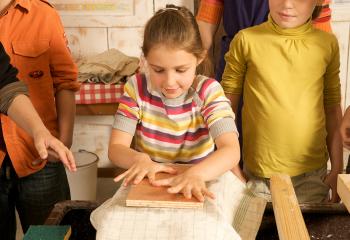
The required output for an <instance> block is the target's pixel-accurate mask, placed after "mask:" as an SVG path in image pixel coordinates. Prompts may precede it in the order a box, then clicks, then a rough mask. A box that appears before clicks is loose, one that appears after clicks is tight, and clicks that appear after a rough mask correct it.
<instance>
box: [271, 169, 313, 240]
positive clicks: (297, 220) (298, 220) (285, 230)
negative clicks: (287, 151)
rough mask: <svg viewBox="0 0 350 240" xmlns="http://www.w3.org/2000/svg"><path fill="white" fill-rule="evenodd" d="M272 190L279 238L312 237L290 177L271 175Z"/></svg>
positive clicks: (282, 239)
mask: <svg viewBox="0 0 350 240" xmlns="http://www.w3.org/2000/svg"><path fill="white" fill-rule="evenodd" d="M270 191H271V197H272V205H273V212H274V214H275V220H276V225H277V231H278V236H279V238H280V239H281V240H292V239H293V240H294V239H299V240H304V239H310V237H309V233H308V231H307V228H306V225H305V222H304V218H303V215H302V214H301V210H300V207H299V204H298V200H297V197H296V195H295V192H294V188H293V184H292V181H291V179H290V177H289V176H288V175H286V174H275V175H273V176H271V178H270Z"/></svg>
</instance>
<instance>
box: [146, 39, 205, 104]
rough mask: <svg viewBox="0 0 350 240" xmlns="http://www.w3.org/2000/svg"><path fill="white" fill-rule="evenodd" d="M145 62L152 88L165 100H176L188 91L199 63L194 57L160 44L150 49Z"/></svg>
mask: <svg viewBox="0 0 350 240" xmlns="http://www.w3.org/2000/svg"><path fill="white" fill-rule="evenodd" d="M146 60H147V64H148V69H149V76H150V81H151V83H152V86H153V88H155V90H157V91H158V92H160V93H162V94H163V95H164V96H165V97H166V98H177V97H179V96H180V95H182V94H183V93H185V92H187V91H188V89H189V88H190V87H191V85H192V83H193V81H194V78H195V74H196V67H197V65H198V64H199V63H200V62H199V61H198V59H197V58H196V56H195V55H193V54H191V53H188V52H186V51H184V50H180V49H176V48H169V47H167V46H165V45H162V44H161V45H156V46H154V47H152V48H151V50H150V51H149V52H148V55H147V56H146Z"/></svg>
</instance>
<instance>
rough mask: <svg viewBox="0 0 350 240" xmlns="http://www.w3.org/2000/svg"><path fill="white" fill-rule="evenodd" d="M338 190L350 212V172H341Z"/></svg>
mask: <svg viewBox="0 0 350 240" xmlns="http://www.w3.org/2000/svg"><path fill="white" fill-rule="evenodd" d="M337 192H338V194H339V196H340V198H341V200H342V202H343V203H344V205H345V207H346V208H347V209H348V212H349V213H350V174H339V175H338V184H337Z"/></svg>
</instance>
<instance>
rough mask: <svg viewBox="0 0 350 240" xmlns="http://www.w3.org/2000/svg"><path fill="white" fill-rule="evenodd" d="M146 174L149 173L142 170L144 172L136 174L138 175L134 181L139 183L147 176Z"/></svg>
mask: <svg viewBox="0 0 350 240" xmlns="http://www.w3.org/2000/svg"><path fill="white" fill-rule="evenodd" d="M146 174H147V171H142V172H140V173H138V174H136V177H135V178H134V181H133V183H134V184H139V183H140V182H141V181H142V179H144V178H145V176H146Z"/></svg>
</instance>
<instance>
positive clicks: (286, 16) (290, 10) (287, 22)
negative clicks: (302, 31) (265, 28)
mask: <svg viewBox="0 0 350 240" xmlns="http://www.w3.org/2000/svg"><path fill="white" fill-rule="evenodd" d="M317 1H318V0H269V6H270V14H271V17H272V19H273V20H274V21H275V22H276V23H277V24H278V25H279V26H280V27H282V28H295V27H298V26H300V25H303V24H304V23H305V22H307V21H308V19H310V18H311V15H312V12H313V10H314V8H315V6H316V3H317Z"/></svg>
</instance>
